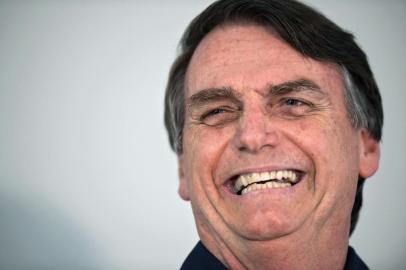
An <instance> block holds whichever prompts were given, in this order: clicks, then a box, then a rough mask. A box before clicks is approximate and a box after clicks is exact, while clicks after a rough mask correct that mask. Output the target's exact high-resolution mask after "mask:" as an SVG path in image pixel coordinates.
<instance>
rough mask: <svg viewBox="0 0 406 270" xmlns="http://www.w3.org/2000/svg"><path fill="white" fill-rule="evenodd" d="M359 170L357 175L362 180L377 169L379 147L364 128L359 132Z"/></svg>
mask: <svg viewBox="0 0 406 270" xmlns="http://www.w3.org/2000/svg"><path fill="white" fill-rule="evenodd" d="M360 136H361V146H360V168H359V174H360V176H362V177H363V178H368V177H370V176H372V175H373V174H374V173H375V172H376V171H377V170H378V167H379V157H380V154H381V152H380V145H379V142H378V141H377V140H376V139H375V138H373V137H372V136H371V134H370V133H369V131H368V130H367V129H365V128H363V129H362V130H361V134H360Z"/></svg>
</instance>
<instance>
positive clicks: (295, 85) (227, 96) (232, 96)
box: [187, 78, 326, 109]
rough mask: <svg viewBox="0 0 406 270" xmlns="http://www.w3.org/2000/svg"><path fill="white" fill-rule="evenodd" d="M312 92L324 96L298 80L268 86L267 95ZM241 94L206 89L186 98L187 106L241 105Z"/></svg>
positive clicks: (306, 81) (315, 87) (309, 83)
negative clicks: (211, 103) (213, 103)
mask: <svg viewBox="0 0 406 270" xmlns="http://www.w3.org/2000/svg"><path fill="white" fill-rule="evenodd" d="M302 91H312V92H314V93H317V94H321V95H323V96H325V95H326V93H324V92H323V91H322V90H321V88H320V87H319V86H318V85H317V84H316V83H315V82H314V81H312V80H309V79H305V78H302V79H298V80H292V81H287V82H283V83H280V84H277V85H270V87H269V88H268V91H267V93H266V94H267V95H276V96H277V95H285V94H288V93H291V92H302ZM240 97H241V94H240V93H238V92H237V91H235V90H234V89H232V88H230V87H223V88H208V89H203V90H200V91H199V92H197V93H195V94H193V95H192V96H190V97H189V98H188V101H187V106H188V107H189V108H190V109H191V108H198V107H202V106H204V105H206V104H208V103H210V102H216V101H222V100H230V101H231V102H234V103H236V104H238V105H240V106H241V105H242V101H241V98H240Z"/></svg>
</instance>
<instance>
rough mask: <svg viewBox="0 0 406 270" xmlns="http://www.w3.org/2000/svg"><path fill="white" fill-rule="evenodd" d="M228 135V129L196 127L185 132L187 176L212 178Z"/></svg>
mask: <svg viewBox="0 0 406 270" xmlns="http://www.w3.org/2000/svg"><path fill="white" fill-rule="evenodd" d="M230 134H231V130H230V129H229V128H221V129H220V128H219V129H216V128H211V127H196V128H194V129H190V130H189V132H186V133H185V134H184V135H185V138H184V151H185V154H186V155H187V160H188V161H189V166H188V167H189V170H190V171H189V172H188V173H189V175H193V174H198V175H197V177H202V176H207V175H208V174H210V176H212V175H213V173H214V171H215V170H216V169H217V165H218V161H219V159H220V158H221V156H222V153H223V152H224V150H225V148H226V146H227V144H228V142H229V138H230ZM195 177H196V176H195Z"/></svg>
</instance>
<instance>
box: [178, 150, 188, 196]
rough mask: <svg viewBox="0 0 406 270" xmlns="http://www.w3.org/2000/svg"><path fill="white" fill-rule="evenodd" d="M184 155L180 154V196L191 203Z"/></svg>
mask: <svg viewBox="0 0 406 270" xmlns="http://www.w3.org/2000/svg"><path fill="white" fill-rule="evenodd" d="M184 168H185V167H184V159H183V154H178V174H179V188H178V193H179V196H180V197H181V198H182V199H184V200H185V201H190V197H189V190H188V183H187V179H186V178H185V170H184Z"/></svg>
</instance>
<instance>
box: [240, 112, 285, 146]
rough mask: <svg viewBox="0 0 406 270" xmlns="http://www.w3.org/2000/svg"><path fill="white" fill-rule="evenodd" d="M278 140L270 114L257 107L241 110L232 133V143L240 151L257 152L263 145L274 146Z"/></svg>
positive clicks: (277, 133) (278, 136)
mask: <svg viewBox="0 0 406 270" xmlns="http://www.w3.org/2000/svg"><path fill="white" fill-rule="evenodd" d="M279 140H280V135H279V132H278V130H277V128H276V125H273V119H271V116H270V115H268V114H266V113H264V112H262V111H261V110H259V109H255V110H251V111H245V112H243V114H242V115H241V117H240V119H239V121H238V126H237V128H236V132H235V135H234V145H235V146H236V147H237V149H238V150H239V151H240V152H245V153H257V152H258V151H260V150H261V149H262V148H264V147H274V146H275V145H277V144H278V142H279Z"/></svg>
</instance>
